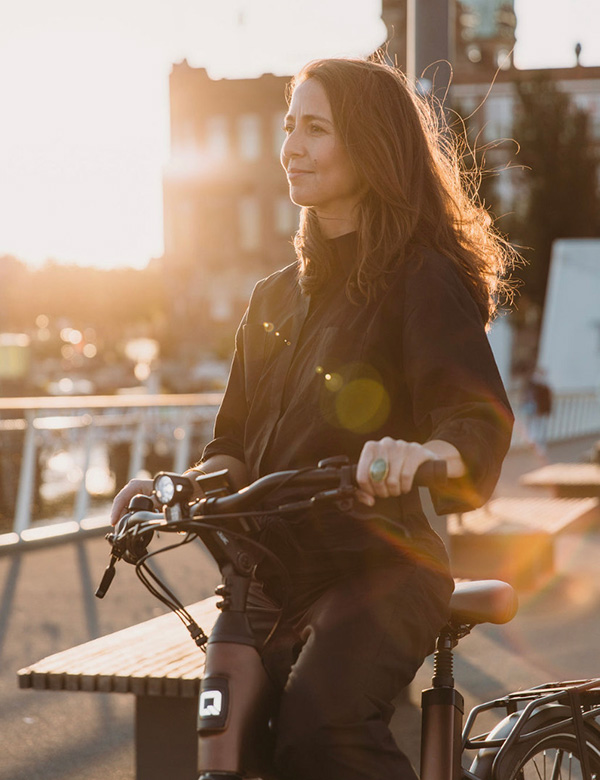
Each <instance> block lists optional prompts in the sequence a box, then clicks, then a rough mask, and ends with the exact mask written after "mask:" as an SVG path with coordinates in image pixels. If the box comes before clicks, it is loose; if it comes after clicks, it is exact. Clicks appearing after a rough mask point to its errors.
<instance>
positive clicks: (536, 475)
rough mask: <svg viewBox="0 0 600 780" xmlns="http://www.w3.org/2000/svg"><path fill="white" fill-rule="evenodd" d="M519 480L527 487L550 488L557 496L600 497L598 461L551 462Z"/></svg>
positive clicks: (599, 466) (599, 468)
mask: <svg viewBox="0 0 600 780" xmlns="http://www.w3.org/2000/svg"><path fill="white" fill-rule="evenodd" d="M519 481H520V483H521V484H522V485H527V486H528V487H544V488H550V490H551V491H552V493H553V494H554V495H555V496H556V497H557V498H583V497H593V498H600V464H599V463H551V464H549V465H548V466H543V467H542V468H540V469H536V470H535V471H530V472H529V473H528V474H524V475H523V476H522V477H521V479H520V480H519Z"/></svg>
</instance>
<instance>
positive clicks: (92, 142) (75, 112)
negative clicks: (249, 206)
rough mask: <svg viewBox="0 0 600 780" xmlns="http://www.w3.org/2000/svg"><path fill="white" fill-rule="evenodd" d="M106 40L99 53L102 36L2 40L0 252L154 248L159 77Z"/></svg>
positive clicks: (39, 256)
mask: <svg viewBox="0 0 600 780" xmlns="http://www.w3.org/2000/svg"><path fill="white" fill-rule="evenodd" d="M111 43H112V45H111V56H110V57H108V56H106V45H107V39H106V35H105V34H104V35H100V34H98V35H97V36H96V37H94V36H93V35H88V36H86V37H85V38H84V39H82V40H74V39H73V36H72V35H68V34H66V33H63V34H62V35H59V34H54V35H53V36H52V37H51V38H50V39H44V38H43V37H37V38H35V37H34V38H33V40H32V41H31V50H30V51H27V52H23V51H22V50H21V49H20V48H18V47H17V46H16V45H15V46H14V47H13V49H12V51H11V50H10V48H7V47H6V46H4V47H3V49H2V53H1V55H0V65H1V66H2V71H3V72H4V73H7V72H11V73H12V75H13V78H11V79H3V80H2V82H1V83H0V101H1V103H2V104H4V105H12V106H16V107H17V110H16V111H14V113H13V115H12V116H11V121H10V122H9V123H4V122H3V123H2V125H3V126H2V128H0V165H1V168H2V177H1V178H0V213H2V231H1V233H2V235H1V242H2V246H0V252H1V253H3V254H4V253H13V254H15V255H17V256H19V257H22V258H23V259H26V260H27V261H28V262H32V263H41V262H43V261H44V260H45V259H47V258H49V257H54V258H58V259H60V260H61V261H71V262H78V263H83V264H94V265H98V266H105V267H109V266H118V265H123V264H128V265H137V266H142V265H145V264H146V263H147V261H148V260H149V259H150V258H151V257H152V256H156V255H158V254H161V253H162V202H161V196H160V193H161V166H162V164H164V162H165V161H166V158H167V127H166V121H165V122H164V123H163V124H162V125H161V123H160V121H157V116H158V117H160V116H161V113H162V112H161V111H160V108H161V106H160V102H161V99H162V100H165V101H166V91H167V84H166V73H159V72H158V71H155V72H154V73H152V72H151V73H147V72H146V73H142V72H141V68H139V67H138V68H136V67H135V62H136V54H137V52H136V51H135V48H134V49H133V50H132V48H131V44H130V43H129V45H126V42H125V41H122V40H119V39H118V38H117V39H114V38H113V40H112V42H111ZM16 63H18V67H15V64H16ZM9 64H10V66H11V67H10V68H9V67H8V66H9ZM163 81H164V83H162V82H163ZM157 109H158V110H157Z"/></svg>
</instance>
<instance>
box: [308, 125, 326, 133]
mask: <svg viewBox="0 0 600 780" xmlns="http://www.w3.org/2000/svg"><path fill="white" fill-rule="evenodd" d="M310 132H311V133H322V132H323V128H322V127H321V126H320V125H311V126H310Z"/></svg>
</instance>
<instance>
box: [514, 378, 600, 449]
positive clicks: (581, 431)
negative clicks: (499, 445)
mask: <svg viewBox="0 0 600 780" xmlns="http://www.w3.org/2000/svg"><path fill="white" fill-rule="evenodd" d="M513 409H514V412H515V418H516V419H515V428H514V432H513V438H512V442H511V446H512V447H519V446H521V447H522V446H527V445H531V444H536V443H537V444H540V443H543V444H551V443H553V442H559V441H565V440H566V439H575V438H578V437H582V436H589V435H596V434H598V435H600V393H599V392H596V391H594V390H587V391H580V392H577V393H554V397H553V402H552V411H551V413H550V414H549V415H548V416H547V417H537V418H536V417H535V416H532V415H528V414H527V413H526V412H525V410H524V408H523V406H521V405H520V404H519V403H518V401H517V400H515V401H514V402H513Z"/></svg>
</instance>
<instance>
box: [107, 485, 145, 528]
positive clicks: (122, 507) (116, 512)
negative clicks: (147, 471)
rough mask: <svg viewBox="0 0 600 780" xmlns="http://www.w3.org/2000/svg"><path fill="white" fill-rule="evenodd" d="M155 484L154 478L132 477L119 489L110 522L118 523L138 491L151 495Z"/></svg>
mask: <svg viewBox="0 0 600 780" xmlns="http://www.w3.org/2000/svg"><path fill="white" fill-rule="evenodd" d="M153 484H154V481H153V480H152V479H132V480H131V481H130V482H128V483H127V484H126V485H125V487H124V488H123V489H122V490H119V492H118V493H117V495H116V496H115V498H114V501H113V505H112V509H111V510H110V524H111V525H116V524H117V523H118V522H119V520H120V519H121V517H122V516H123V515H124V514H125V511H126V510H127V507H128V506H129V502H130V501H131V499H132V498H133V497H134V496H136V495H137V494H138V493H143V494H144V495H145V496H151V495H152V487H153Z"/></svg>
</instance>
